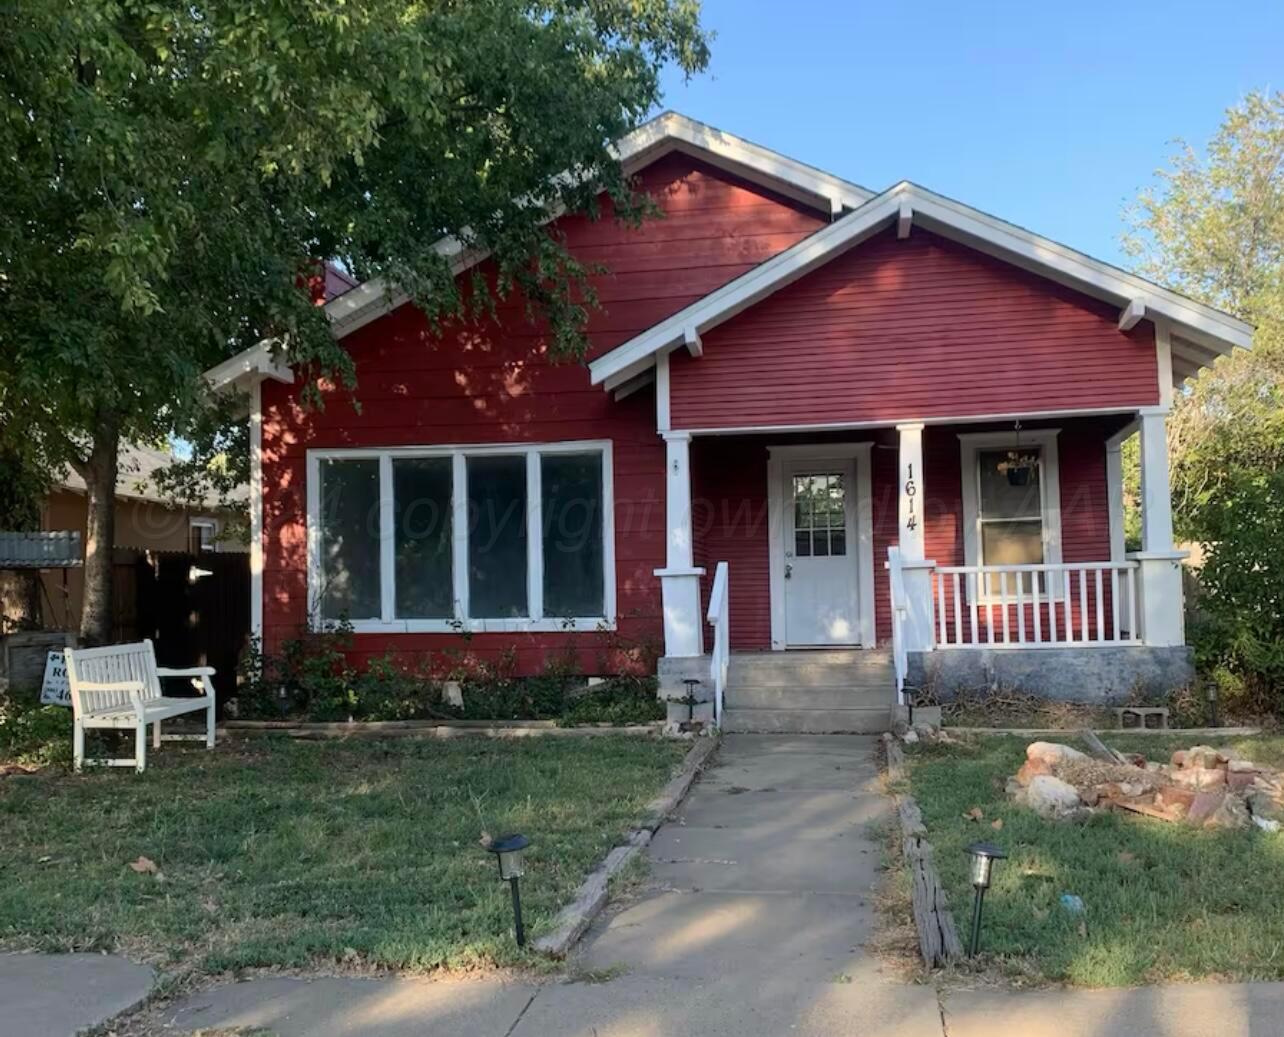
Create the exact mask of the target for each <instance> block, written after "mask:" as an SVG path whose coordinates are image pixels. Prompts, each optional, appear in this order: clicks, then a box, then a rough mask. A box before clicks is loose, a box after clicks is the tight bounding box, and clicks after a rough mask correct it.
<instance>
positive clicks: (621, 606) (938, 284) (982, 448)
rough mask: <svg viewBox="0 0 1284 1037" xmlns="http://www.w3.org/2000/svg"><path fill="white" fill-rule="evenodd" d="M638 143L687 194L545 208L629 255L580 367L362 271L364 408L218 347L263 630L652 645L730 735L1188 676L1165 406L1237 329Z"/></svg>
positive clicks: (720, 151)
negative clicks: (1127, 464)
mask: <svg viewBox="0 0 1284 1037" xmlns="http://www.w3.org/2000/svg"><path fill="white" fill-rule="evenodd" d="M619 149H620V154H621V155H622V157H623V160H624V162H625V163H626V167H627V169H628V171H629V172H630V173H632V174H633V175H634V176H636V178H637V181H638V183H639V184H640V185H641V186H642V187H644V188H645V189H646V190H647V191H649V192H650V193H651V195H652V196H653V197H654V199H655V201H656V202H657V203H658V205H659V207H660V209H661V210H662V212H663V218H657V219H653V220H649V221H647V222H646V223H645V224H644V225H643V226H642V227H640V228H630V227H625V226H622V225H620V224H617V223H616V222H615V221H613V220H611V219H609V218H604V219H601V220H598V221H596V222H594V221H590V220H588V219H586V218H584V217H580V216H568V217H564V218H562V219H561V220H559V221H558V230H559V231H560V232H561V233H563V234H564V235H565V236H566V239H567V241H568V242H569V243H570V245H571V247H572V248H573V249H574V251H575V252H576V253H577V255H579V256H580V257H581V258H583V259H585V260H587V261H591V262H593V263H599V264H602V265H603V266H604V267H605V269H606V273H604V274H602V275H600V276H598V277H596V287H597V291H598V295H599V298H600V300H601V304H602V307H601V310H600V311H598V312H596V313H595V314H594V315H593V317H592V320H591V326H590V333H591V341H592V350H591V354H590V358H589V363H588V364H587V366H585V365H577V364H565V363H562V364H558V363H552V362H549V361H548V360H546V359H545V358H544V356H543V355H542V346H541V340H540V337H539V333H538V331H537V330H536V329H534V328H532V327H531V326H530V325H529V324H528V322H527V321H526V319H525V317H524V313H523V310H522V307H521V304H520V303H518V302H513V303H511V304H509V305H506V306H505V307H503V308H502V309H501V311H500V312H499V313H498V314H497V316H496V317H495V318H494V319H487V320H485V321H480V322H477V323H473V324H471V325H469V326H467V327H454V328H451V329H450V330H449V331H446V332H443V333H441V334H440V335H438V336H436V337H434V335H433V334H431V333H430V331H429V328H428V325H427V322H426V321H425V319H424V317H423V316H422V314H421V313H420V312H419V311H417V310H416V309H415V308H414V306H413V305H411V304H409V303H407V302H405V301H404V300H397V299H395V298H393V299H391V300H390V299H389V298H388V296H387V295H386V293H385V291H384V289H383V287H382V286H381V285H379V284H368V285H362V286H359V287H356V288H353V289H352V290H349V291H347V292H345V293H344V294H342V295H339V296H338V297H337V298H334V299H333V300H332V301H330V302H329V303H328V304H327V308H328V311H329V313H330V315H331V316H332V318H333V323H334V331H335V334H336V335H337V336H340V337H342V338H343V339H344V342H345V345H346V346H347V347H348V349H349V350H350V351H351V354H352V356H353V357H354V359H355V362H356V367H357V372H358V378H359V390H358V392H359V395H360V399H361V401H362V408H361V410H360V412H358V411H356V410H355V409H354V408H353V407H351V406H350V405H348V403H347V402H346V401H345V400H344V399H343V398H342V397H341V396H340V394H338V393H335V394H333V395H334V396H335V399H333V400H332V401H331V402H330V404H329V406H327V407H326V408H325V410H324V411H323V412H315V411H314V412H305V411H304V410H303V409H302V408H301V407H300V406H299V403H298V399H299V395H300V391H301V386H300V384H299V383H298V381H296V380H295V378H294V375H293V373H292V372H291V371H290V369H289V368H288V367H287V366H285V361H284V360H282V359H280V358H278V359H277V360H274V359H273V357H272V356H271V355H270V354H269V352H268V350H267V348H266V347H265V346H261V347H258V348H256V349H254V350H250V351H248V352H247V353H245V354H242V355H241V356H239V357H236V358H235V359H233V360H231V361H228V362H227V363H225V364H223V365H221V366H220V367H219V368H217V369H215V370H213V371H211V372H209V378H210V380H211V382H212V384H214V385H216V386H227V385H235V386H238V387H241V388H245V389H247V390H249V392H250V394H251V399H252V401H253V403H252V417H251V430H252V442H253V483H252V499H253V562H252V566H253V574H254V579H253V587H254V589H253V594H254V601H253V616H254V626H255V628H256V630H257V631H258V632H260V633H261V635H262V638H263V641H264V643H265V645H266V646H267V647H268V648H269V649H271V648H272V647H273V646H274V645H276V644H279V643H280V642H281V641H282V640H283V639H285V638H287V637H290V636H293V635H295V634H296V633H297V632H298V631H299V630H300V629H301V628H304V627H305V626H307V625H309V624H313V625H316V624H325V623H327V622H333V621H335V620H338V619H339V618H341V617H345V618H347V619H349V620H350V621H351V622H352V624H353V626H354V628H355V630H356V639H355V649H354V651H355V652H356V653H357V654H358V655H360V656H363V657H370V656H374V655H381V654H383V653H385V652H388V651H393V652H395V653H397V654H398V655H401V656H404V657H414V656H422V655H423V654H425V653H433V654H440V653H441V652H443V651H444V650H448V649H452V648H453V649H455V650H462V649H465V648H466V650H467V652H469V653H472V654H473V655H475V656H477V657H480V658H485V657H494V658H498V657H499V656H501V655H504V656H507V657H510V658H514V657H515V659H516V666H517V668H518V671H519V672H520V673H528V674H529V673H536V672H539V671H540V669H541V668H542V667H543V665H544V664H545V660H546V656H547V655H548V653H550V652H553V651H557V652H564V651H565V650H566V649H567V648H568V646H569V647H572V648H573V649H574V651H575V652H576V653H577V655H578V658H579V661H580V664H581V666H582V667H583V669H584V671H585V672H586V673H599V672H602V670H603V668H604V667H611V666H614V665H617V664H618V662H619V660H618V658H614V654H617V653H618V652H619V648H620V645H621V643H622V642H623V643H633V644H637V643H642V642H646V641H647V640H648V639H649V640H652V641H653V642H654V643H655V644H656V646H657V648H658V649H660V650H661V651H662V658H661V659H660V661H659V672H660V676H661V684H662V692H663V693H665V694H668V693H670V692H672V691H675V690H676V691H677V692H678V693H683V691H684V689H683V686H682V683H681V682H682V680H683V679H684V678H687V677H690V678H695V679H699V680H700V681H701V682H702V683H701V688H702V689H704V690H703V692H699V691H698V694H705V695H707V696H708V697H709V698H711V699H714V698H716V700H717V705H716V706H711V707H710V708H711V709H716V711H717V716H718V719H719V721H721V722H722V723H724V724H725V725H726V726H728V727H729V728H734V729H741V730H744V729H758V730H790V729H793V730H869V729H879V728H882V727H885V726H886V724H887V721H888V716H889V708H890V707H891V705H892V704H893V703H894V702H895V701H896V695H897V693H898V692H900V693H901V694H902V695H906V696H908V694H909V693H910V692H911V691H912V689H914V688H916V687H918V688H921V687H924V686H927V685H931V686H933V687H934V688H935V689H937V690H938V691H943V692H949V691H950V690H953V689H957V688H960V687H985V686H994V685H996V684H1006V685H1014V686H1021V687H1024V688H1027V689H1032V690H1036V691H1042V692H1044V693H1046V694H1049V695H1060V696H1067V697H1074V698H1101V699H1110V698H1115V697H1119V696H1121V695H1124V694H1126V693H1127V692H1128V691H1129V690H1130V689H1132V688H1133V687H1134V686H1137V685H1144V686H1148V687H1153V688H1161V689H1162V688H1169V687H1172V686H1174V685H1176V684H1180V683H1182V682H1184V681H1185V680H1187V679H1188V678H1189V661H1188V652H1187V649H1186V648H1185V642H1184V634H1183V623H1182V586H1181V574H1180V561H1181V557H1182V555H1181V554H1180V553H1179V552H1177V551H1175V550H1174V548H1173V540H1172V519H1171V513H1170V503H1169V489H1168V461H1167V456H1166V439H1165V431H1164V423H1165V415H1166V414H1167V412H1168V410H1169V407H1170V406H1171V403H1172V397H1173V392H1174V386H1177V385H1180V383H1181V382H1182V381H1183V380H1184V379H1186V378H1187V377H1189V376H1191V375H1192V374H1194V373H1195V372H1196V371H1198V370H1199V369H1200V368H1201V367H1203V366H1205V365H1207V364H1209V363H1211V362H1212V361H1213V360H1214V359H1215V358H1216V357H1217V356H1218V355H1220V354H1223V353H1227V352H1229V351H1230V350H1231V349H1232V348H1234V347H1235V346H1247V345H1248V344H1249V340H1250V329H1249V327H1248V326H1246V325H1245V324H1244V323H1242V322H1240V321H1238V320H1236V319H1234V318H1232V317H1229V316H1227V315H1226V314H1223V313H1219V312H1217V311H1215V310H1212V309H1210V308H1208V307H1206V306H1203V305H1200V304H1198V303H1195V302H1193V301H1191V300H1189V299H1186V298H1183V297H1181V296H1179V295H1177V294H1175V293H1173V292H1171V291H1168V290H1166V289H1164V288H1161V287H1160V286H1158V285H1155V284H1151V283H1149V282H1147V281H1144V280H1142V279H1141V278H1138V277H1136V276H1134V275H1132V274H1129V273H1127V272H1125V271H1123V270H1119V269H1116V268H1115V267H1112V266H1109V265H1107V264H1105V263H1102V262H1099V261H1097V260H1094V259H1091V258H1090V257H1088V256H1085V255H1083V254H1081V253H1079V252H1076V251H1074V250H1072V249H1069V248H1067V247H1065V246H1063V245H1059V244H1057V243H1056V242H1053V241H1049V240H1047V239H1045V238H1041V237H1039V236H1037V235H1036V234H1033V233H1031V232H1029V231H1027V230H1024V229H1022V228H1020V227H1016V226H1013V225H1012V224H1009V223H1005V222H1004V221H1002V220H1000V219H998V218H996V217H994V216H990V215H988V214H986V213H983V212H979V211H977V210H975V209H971V208H969V207H968V206H966V205H963V204H961V203H960V202H956V201H953V200H951V199H949V198H944V197H942V196H940V195H938V194H934V193H933V192H931V191H928V190H926V189H925V188H922V187H919V186H917V185H914V184H911V183H906V182H902V183H898V184H896V185H894V186H893V187H891V188H889V189H887V190H885V191H883V192H881V193H875V192H873V191H869V190H867V189H865V188H863V187H859V186H857V185H856V184H853V183H850V182H848V181H846V180H841V179H839V178H838V177H835V176H833V175H831V174H828V173H824V172H822V171H820V170H817V169H814V168H812V167H810V166H807V165H805V164H803V163H801V162H798V161H796V160H794V159H791V158H788V157H786V156H784V155H780V154H777V153H775V152H772V151H770V150H768V149H766V148H763V147H760V146H758V145H755V144H751V143H749V142H747V141H744V140H741V139H739V138H736V137H733V136H731V135H730V134H726V133H723V132H721V131H718V130H715V129H712V128H710V127H707V126H704V125H701V124H700V123H697V122H694V121H692V120H690V119H687V118H684V117H683V116H681V115H677V114H673V113H666V114H664V115H662V116H660V117H658V118H657V119H655V120H653V121H651V122H649V123H647V124H646V125H644V126H642V127H640V128H639V129H638V130H636V131H635V132H634V133H632V134H631V135H630V136H629V137H628V138H626V139H625V140H623V141H622V142H620V145H619ZM469 263H470V260H469V259H468V258H466V257H464V256H463V255H460V256H459V257H458V258H457V260H456V266H457V267H458V268H459V270H460V271H461V272H462V271H463V270H464V269H466V268H467V267H468V265H469ZM1132 435H1137V436H1140V440H1141V456H1142V458H1143V475H1144V479H1143V481H1144V489H1143V494H1142V496H1143V502H1142V518H1143V542H1142V545H1141V550H1139V551H1135V552H1128V551H1127V550H1126V549H1125V544H1124V533H1123V492H1122V477H1121V466H1120V446H1121V444H1122V443H1123V442H1124V440H1125V439H1126V438H1127V437H1129V436H1132ZM817 649H826V651H816V650H817Z"/></svg>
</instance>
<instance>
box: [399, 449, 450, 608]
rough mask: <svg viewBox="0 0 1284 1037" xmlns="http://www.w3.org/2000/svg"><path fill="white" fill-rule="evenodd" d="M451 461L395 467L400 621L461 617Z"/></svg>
mask: <svg viewBox="0 0 1284 1037" xmlns="http://www.w3.org/2000/svg"><path fill="white" fill-rule="evenodd" d="M451 467H452V465H451V460H450V458H449V457H416V458H406V459H402V460H395V459H394V460H393V462H392V498H393V521H394V527H395V530H396V533H395V543H396V550H395V572H396V581H395V582H396V587H397V616H398V617H399V618H401V619H448V618H451V617H453V616H454V614H455V593H454V582H453V577H452V573H453V566H452V560H451V529H452V526H453V523H452V521H451V500H452V493H451Z"/></svg>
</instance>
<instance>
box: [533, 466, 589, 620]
mask: <svg viewBox="0 0 1284 1037" xmlns="http://www.w3.org/2000/svg"><path fill="white" fill-rule="evenodd" d="M540 507H541V511H542V513H543V524H544V541H543V543H544V615H546V616H549V617H556V618H566V617H573V616H581V617H587V616H601V615H603V614H604V613H605V608H604V606H603V604H602V600H603V589H602V588H603V580H602V569H603V563H602V518H603V516H602V455H601V454H598V453H592V454H545V455H543V456H542V457H541V458H540Z"/></svg>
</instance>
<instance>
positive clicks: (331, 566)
mask: <svg viewBox="0 0 1284 1037" xmlns="http://www.w3.org/2000/svg"><path fill="white" fill-rule="evenodd" d="M319 471H320V474H321V515H320V522H319V525H320V538H321V545H320V552H321V574H320V575H321V588H320V591H321V616H322V618H323V619H378V618H379V616H380V613H381V608H380V579H379V462H378V461H376V460H373V459H369V460H365V459H363V460H359V461H358V460H352V461H335V460H323V461H322V462H321V465H320V469H319Z"/></svg>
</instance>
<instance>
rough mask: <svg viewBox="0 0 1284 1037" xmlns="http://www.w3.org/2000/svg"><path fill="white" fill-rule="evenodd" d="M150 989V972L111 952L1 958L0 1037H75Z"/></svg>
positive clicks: (133, 1001)
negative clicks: (73, 1036) (74, 1036)
mask: <svg viewBox="0 0 1284 1037" xmlns="http://www.w3.org/2000/svg"><path fill="white" fill-rule="evenodd" d="M151 989H152V970H151V969H149V968H145V967H144V966H142V965H134V964H132V963H130V962H128V961H126V960H125V959H124V958H118V957H116V956H115V955H111V954H0V1037H72V1035H73V1034H76V1033H79V1032H80V1031H81V1030H83V1029H88V1028H89V1027H91V1026H96V1025H97V1024H99V1023H101V1022H103V1021H105V1020H107V1019H110V1018H111V1017H112V1016H114V1015H117V1014H119V1013H120V1012H123V1011H125V1010H126V1009H127V1008H133V1007H134V1005H136V1004H138V1003H139V1002H140V1001H142V1000H143V998H145V997H146V996H147V995H148V994H149V993H150V992H151Z"/></svg>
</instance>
